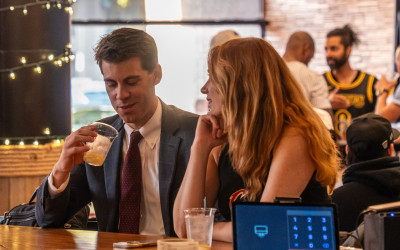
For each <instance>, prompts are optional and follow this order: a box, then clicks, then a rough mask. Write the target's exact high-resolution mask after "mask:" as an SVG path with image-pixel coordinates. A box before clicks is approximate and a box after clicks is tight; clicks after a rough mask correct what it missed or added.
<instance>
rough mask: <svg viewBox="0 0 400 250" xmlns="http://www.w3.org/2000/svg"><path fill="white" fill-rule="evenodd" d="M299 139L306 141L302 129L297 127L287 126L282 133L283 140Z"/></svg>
mask: <svg viewBox="0 0 400 250" xmlns="http://www.w3.org/2000/svg"><path fill="white" fill-rule="evenodd" d="M283 139H286V140H289V139H297V140H304V135H303V133H302V131H301V129H300V128H298V127H295V126H286V127H285V128H284V129H283V131H282V136H281V140H283Z"/></svg>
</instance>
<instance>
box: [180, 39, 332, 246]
mask: <svg viewBox="0 0 400 250" xmlns="http://www.w3.org/2000/svg"><path fill="white" fill-rule="evenodd" d="M208 71H209V74H210V78H209V80H208V81H207V82H206V83H205V85H204V86H203V88H202V89H201V91H202V93H204V94H206V95H207V100H208V103H209V112H208V114H207V115H204V116H201V117H200V119H199V122H198V125H197V128H196V137H195V140H194V142H193V145H192V147H191V157H190V160H189V164H188V168H187V171H186V173H185V177H184V180H183V182H182V185H181V188H180V189H179V192H178V195H177V198H176V200H175V205H174V227H175V230H176V232H177V234H178V236H180V237H185V235H186V230H185V218H184V213H183V210H184V209H187V208H192V207H203V198H204V197H206V198H207V206H209V207H212V206H214V204H215V202H216V201H217V200H218V209H219V210H220V211H221V213H222V214H223V215H224V217H225V219H226V220H228V221H230V209H229V203H230V202H232V201H233V200H234V199H237V198H239V197H240V194H241V195H242V197H241V198H243V199H244V200H247V201H256V200H257V201H266V202H273V201H274V198H275V197H279V196H283V197H299V196H300V197H302V198H303V201H304V202H330V200H329V197H328V191H327V189H329V188H330V189H332V188H333V187H334V185H335V182H336V174H337V167H338V159H337V156H336V148H335V144H334V142H333V140H332V139H331V137H330V134H329V132H328V130H327V129H326V127H325V125H324V124H323V122H322V121H321V119H320V118H319V116H318V115H317V114H316V113H315V111H314V110H313V108H312V107H311V105H310V103H309V102H308V101H307V100H306V98H305V97H304V95H303V93H302V90H301V87H300V86H299V85H298V84H297V82H296V81H295V80H294V78H293V76H292V75H291V74H290V71H289V69H288V68H287V66H286V64H285V62H284V61H283V60H282V58H281V57H280V56H279V54H278V53H277V52H276V51H275V50H274V49H273V47H272V46H271V45H269V44H268V43H267V42H266V41H264V40H262V39H259V38H239V39H233V40H230V41H228V42H226V43H223V44H222V45H218V46H215V47H214V48H213V49H211V51H210V54H209V58H208ZM226 143H228V144H229V147H228V146H227V144H226ZM224 145H225V146H224ZM228 148H229V150H228ZM221 151H222V152H221ZM213 239H215V240H223V241H232V224H231V222H218V223H215V224H214V229H213Z"/></svg>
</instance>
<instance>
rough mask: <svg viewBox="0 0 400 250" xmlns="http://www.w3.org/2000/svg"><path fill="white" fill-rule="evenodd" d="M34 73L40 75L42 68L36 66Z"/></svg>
mask: <svg viewBox="0 0 400 250" xmlns="http://www.w3.org/2000/svg"><path fill="white" fill-rule="evenodd" d="M35 71H36V72H37V73H38V74H40V73H42V68H41V67H40V66H39V65H36V67H35Z"/></svg>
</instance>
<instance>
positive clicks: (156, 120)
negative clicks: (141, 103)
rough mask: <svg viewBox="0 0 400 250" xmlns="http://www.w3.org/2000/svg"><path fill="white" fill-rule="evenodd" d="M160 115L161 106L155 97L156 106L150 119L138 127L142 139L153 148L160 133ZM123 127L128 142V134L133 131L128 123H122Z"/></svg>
mask: <svg viewBox="0 0 400 250" xmlns="http://www.w3.org/2000/svg"><path fill="white" fill-rule="evenodd" d="M161 116H162V108H161V102H160V100H159V99H158V98H157V108H156V111H155V112H154V114H153V116H152V117H151V118H150V120H148V121H147V123H146V124H145V125H144V126H143V127H141V128H140V129H139V132H140V134H141V135H142V136H143V139H144V140H145V141H146V143H147V144H148V145H149V146H150V147H151V148H152V149H153V148H154V147H155V145H156V143H157V141H158V140H159V138H160V134H161ZM124 129H125V132H126V134H125V139H126V140H127V142H128V145H129V142H130V134H131V133H132V132H133V131H134V129H133V128H131V127H129V125H128V124H126V123H125V124H124Z"/></svg>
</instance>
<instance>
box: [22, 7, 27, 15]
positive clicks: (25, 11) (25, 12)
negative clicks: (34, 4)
mask: <svg viewBox="0 0 400 250" xmlns="http://www.w3.org/2000/svg"><path fill="white" fill-rule="evenodd" d="M22 12H24V15H25V16H26V15H27V14H28V8H26V5H25V6H24V10H23V11H22Z"/></svg>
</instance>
